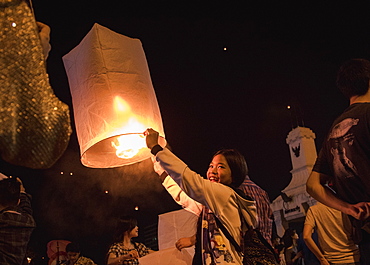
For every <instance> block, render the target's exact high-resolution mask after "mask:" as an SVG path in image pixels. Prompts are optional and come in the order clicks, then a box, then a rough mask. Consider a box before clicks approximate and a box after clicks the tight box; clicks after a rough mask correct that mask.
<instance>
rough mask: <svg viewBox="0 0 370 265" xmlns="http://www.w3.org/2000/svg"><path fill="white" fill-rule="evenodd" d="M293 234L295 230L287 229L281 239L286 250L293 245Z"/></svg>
mask: <svg viewBox="0 0 370 265" xmlns="http://www.w3.org/2000/svg"><path fill="white" fill-rule="evenodd" d="M295 233H296V230H295V229H292V228H288V229H287V230H285V232H284V235H283V237H282V239H283V244H284V246H285V247H286V248H288V247H290V246H292V245H293V236H294V234H295Z"/></svg>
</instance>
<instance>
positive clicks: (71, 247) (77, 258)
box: [62, 242, 96, 265]
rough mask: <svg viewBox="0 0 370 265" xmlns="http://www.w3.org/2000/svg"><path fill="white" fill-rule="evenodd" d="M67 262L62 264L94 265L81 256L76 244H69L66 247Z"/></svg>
mask: <svg viewBox="0 0 370 265" xmlns="http://www.w3.org/2000/svg"><path fill="white" fill-rule="evenodd" d="M66 252H67V260H66V261H64V262H62V264H63V265H96V264H95V262H94V261H92V260H91V259H89V258H86V257H83V256H81V251H80V246H79V245H78V244H77V243H74V242H72V243H69V244H68V245H67V246H66Z"/></svg>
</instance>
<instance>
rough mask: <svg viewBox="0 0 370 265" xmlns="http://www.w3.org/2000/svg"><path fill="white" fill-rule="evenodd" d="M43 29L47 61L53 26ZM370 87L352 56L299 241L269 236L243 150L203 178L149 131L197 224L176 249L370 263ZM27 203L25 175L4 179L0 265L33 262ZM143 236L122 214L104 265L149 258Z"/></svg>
mask: <svg viewBox="0 0 370 265" xmlns="http://www.w3.org/2000/svg"><path fill="white" fill-rule="evenodd" d="M37 25H38V27H39V30H40V36H41V43H40V45H41V44H42V47H43V49H42V50H43V51H44V57H45V59H46V58H47V54H48V52H49V50H50V45H49V44H48V39H49V36H48V35H49V33H50V30H49V29H48V27H47V26H46V25H45V24H42V23H39V24H37ZM45 34H46V35H47V36H45ZM369 82H370V62H369V61H368V60H365V59H352V60H350V61H348V62H346V63H344V64H343V65H342V67H341V68H340V70H339V72H338V75H337V85H338V87H339V89H340V90H341V91H342V92H343V94H344V95H345V96H346V97H347V98H348V99H349V101H350V106H349V107H348V108H347V109H346V110H345V111H344V112H343V114H341V115H340V116H339V117H338V118H337V119H336V120H335V121H334V123H333V125H332V127H331V129H330V131H329V133H328V135H327V138H326V139H325V141H324V143H323V145H322V149H321V151H320V153H319V156H318V158H317V161H316V163H315V166H314V168H313V171H312V173H311V175H310V177H309V179H308V181H307V192H308V193H309V194H310V195H311V196H312V197H313V198H315V199H316V200H317V201H318V204H317V205H314V206H311V207H310V208H309V210H308V211H307V213H306V219H305V222H304V227H303V231H302V233H300V236H299V235H298V233H297V231H295V230H294V229H291V228H288V227H287V228H286V230H285V234H284V235H283V236H282V238H281V239H280V238H278V237H276V236H275V237H274V239H273V235H272V231H273V215H272V211H271V208H270V200H269V197H268V195H267V193H266V192H265V191H264V190H263V189H261V188H260V187H259V186H258V185H256V184H255V183H254V182H253V181H252V180H251V179H250V177H249V175H248V167H247V163H246V161H245V159H244V157H243V155H242V154H241V153H240V152H239V151H237V150H236V149H222V150H219V151H217V152H216V153H215V154H214V155H213V156H212V157H211V161H210V164H209V166H208V170H207V173H206V178H204V177H202V176H201V175H199V174H198V173H196V172H194V171H192V170H191V169H190V168H189V167H188V165H187V164H185V163H184V162H183V161H182V160H181V159H179V158H178V157H177V156H176V155H174V154H173V153H172V152H171V151H170V150H169V149H168V148H167V147H165V146H160V145H159V144H158V137H159V134H158V132H156V131H155V130H153V129H151V128H148V129H147V130H146V131H145V132H144V135H145V136H146V143H147V147H148V148H149V149H150V150H151V153H152V154H153V157H154V159H153V162H154V170H155V171H156V172H157V173H158V175H159V176H160V179H161V181H162V184H163V186H164V187H165V188H166V189H167V191H168V192H169V193H170V194H171V195H172V197H173V198H174V199H175V201H176V202H178V203H179V204H181V205H182V206H183V207H184V208H185V209H186V210H188V211H189V212H192V213H193V214H195V215H196V216H197V217H198V218H199V221H198V225H197V229H196V230H197V232H196V234H193V235H189V237H186V238H179V239H178V241H177V242H176V244H175V246H176V248H177V249H178V250H179V251H181V250H182V249H183V248H188V247H194V248H195V254H194V257H193V265H196V264H207V265H209V264H210V265H214V264H221V265H222V264H253V265H259V264H267V265H276V264H281V265H295V264H306V265H310V264H312V265H315V264H320V265H328V264H347V265H350V264H351V265H357V264H362V265H365V264H366V265H369V264H370V90H369V87H370V86H369ZM67 134H68V132H67ZM30 198H31V196H30V195H29V194H27V193H26V191H25V188H24V187H23V184H22V182H21V180H20V179H19V178H16V177H12V176H5V175H2V174H1V175H0V264H17V265H20V264H26V263H27V261H26V251H27V245H28V242H29V240H30V236H31V234H32V231H33V230H34V228H35V227H36V223H35V220H34V218H33V217H32V207H31V202H30ZM137 236H138V226H137V221H136V220H135V219H133V218H131V217H122V218H120V219H119V220H118V224H117V231H116V238H115V242H114V243H113V244H112V245H111V246H110V248H109V250H108V253H107V256H106V264H108V265H120V264H124V265H128V264H138V263H139V262H138V260H139V258H140V257H143V256H146V255H150V254H151V253H153V252H154V251H153V250H151V249H150V248H148V247H146V246H145V245H144V244H142V243H137V242H135V241H133V238H135V237H137ZM316 236H317V238H315V237H316ZM66 252H67V260H65V261H63V263H62V264H66V265H73V264H76V265H94V264H95V263H94V261H92V260H91V259H90V258H87V257H84V256H82V255H81V250H80V247H79V245H78V244H77V243H75V242H72V243H70V244H68V245H67V247H66Z"/></svg>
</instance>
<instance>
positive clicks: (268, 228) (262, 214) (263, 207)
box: [239, 176, 273, 245]
mask: <svg viewBox="0 0 370 265" xmlns="http://www.w3.org/2000/svg"><path fill="white" fill-rule="evenodd" d="M239 189H241V190H243V191H244V193H245V194H246V195H247V196H250V197H251V198H252V199H254V200H255V201H256V207H257V215H258V220H259V222H258V226H257V229H258V230H259V231H260V232H261V234H262V236H263V237H264V238H265V239H266V240H267V242H269V243H270V244H271V245H272V241H271V237H272V222H273V214H272V210H271V207H270V199H269V196H268V194H267V192H266V191H265V190H263V189H262V188H261V187H259V186H258V185H257V184H256V183H254V182H253V181H251V180H250V179H249V176H246V177H245V180H244V182H243V183H242V185H240V187H239Z"/></svg>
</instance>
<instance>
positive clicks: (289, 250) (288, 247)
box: [282, 228, 298, 265]
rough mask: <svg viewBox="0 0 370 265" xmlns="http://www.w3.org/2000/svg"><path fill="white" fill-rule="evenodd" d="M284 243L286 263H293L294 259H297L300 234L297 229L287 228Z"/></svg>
mask: <svg viewBox="0 0 370 265" xmlns="http://www.w3.org/2000/svg"><path fill="white" fill-rule="evenodd" d="M282 239H283V244H284V258H285V262H286V265H293V264H294V261H295V260H296V259H297V257H296V256H297V253H298V250H297V240H298V234H297V232H296V230H295V229H291V228H288V229H287V230H285V232H284V235H283V238H282Z"/></svg>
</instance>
